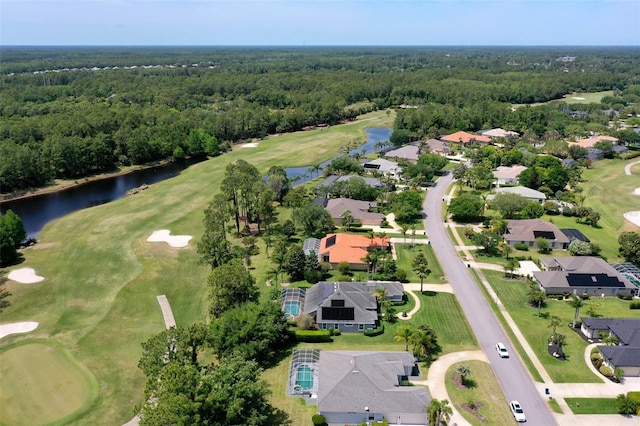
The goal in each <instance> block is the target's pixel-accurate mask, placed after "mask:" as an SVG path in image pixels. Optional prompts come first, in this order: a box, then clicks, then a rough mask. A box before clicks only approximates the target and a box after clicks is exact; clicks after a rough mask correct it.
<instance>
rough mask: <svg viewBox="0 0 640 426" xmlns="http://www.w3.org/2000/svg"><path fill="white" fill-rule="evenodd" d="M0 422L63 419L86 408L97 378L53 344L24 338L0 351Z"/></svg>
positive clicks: (16, 422) (47, 422)
mask: <svg viewBox="0 0 640 426" xmlns="http://www.w3.org/2000/svg"><path fill="white" fill-rule="evenodd" d="M0 376H1V377H2V381H0V423H1V424H6V425H30V426H31V425H42V424H50V423H67V422H69V421H71V420H73V418H74V417H77V416H78V415H79V414H82V412H83V411H86V410H87V409H88V408H89V407H90V406H91V404H92V403H93V401H94V399H95V397H96V395H97V391H98V389H97V382H96V380H95V378H94V377H93V376H91V375H90V374H89V373H88V372H87V371H85V370H84V369H83V368H81V367H80V366H79V365H78V364H77V363H76V361H75V360H74V359H73V357H72V356H71V355H70V354H69V353H67V351H65V350H64V349H63V348H61V347H60V346H59V345H56V344H53V345H52V344H49V343H48V342H45V341H38V340H35V341H27V342H25V343H24V344H18V345H15V346H13V347H10V348H9V349H6V350H4V351H3V352H2V353H0Z"/></svg>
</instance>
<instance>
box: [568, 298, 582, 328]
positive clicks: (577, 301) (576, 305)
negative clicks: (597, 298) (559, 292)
mask: <svg viewBox="0 0 640 426" xmlns="http://www.w3.org/2000/svg"><path fill="white" fill-rule="evenodd" d="M567 303H568V304H569V306H571V307H572V308H573V309H575V312H574V313H573V324H572V325H571V327H573V328H576V323H577V322H578V316H579V315H580V308H582V307H583V306H584V301H583V300H582V299H581V298H580V297H578V296H576V295H575V294H574V295H573V297H572V298H571V300H569V301H568V302H567Z"/></svg>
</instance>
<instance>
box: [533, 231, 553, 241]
mask: <svg viewBox="0 0 640 426" xmlns="http://www.w3.org/2000/svg"><path fill="white" fill-rule="evenodd" d="M533 236H534V237H535V238H546V239H547V240H555V239H556V234H554V233H553V231H533Z"/></svg>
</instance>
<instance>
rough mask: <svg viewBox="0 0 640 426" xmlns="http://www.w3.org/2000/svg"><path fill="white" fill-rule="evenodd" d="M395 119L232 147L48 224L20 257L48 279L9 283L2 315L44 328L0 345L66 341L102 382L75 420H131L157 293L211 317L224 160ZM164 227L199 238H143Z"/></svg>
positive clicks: (268, 153) (311, 152)
mask: <svg viewBox="0 0 640 426" xmlns="http://www.w3.org/2000/svg"><path fill="white" fill-rule="evenodd" d="M393 118H394V117H393V114H392V115H390V116H387V115H386V114H385V112H383V111H381V112H375V113H371V114H367V115H365V116H363V117H361V120H359V121H357V122H354V123H350V124H348V125H337V126H331V128H326V129H323V130H322V131H320V129H317V130H310V131H305V132H297V133H294V134H287V135H281V136H277V137H269V138H267V139H265V140H262V141H260V142H259V145H258V147H257V148H241V147H235V149H234V150H233V151H232V152H230V153H226V154H224V155H222V156H220V157H217V158H213V159H210V160H208V161H205V162H202V163H199V164H196V165H194V166H192V167H190V168H188V169H187V170H185V171H183V172H182V173H181V174H180V175H179V176H177V177H175V178H173V179H169V180H166V181H163V182H159V183H157V184H154V185H152V186H151V187H150V188H149V189H147V190H146V191H143V192H141V193H139V194H137V195H133V196H129V197H125V198H123V199H121V200H118V201H114V202H111V203H107V204H103V205H100V206H96V207H92V208H88V209H85V210H81V211H78V212H75V213H72V214H70V215H67V216H65V217H63V218H61V219H58V220H56V221H54V222H52V223H50V224H48V225H47V226H45V228H44V230H43V232H42V234H41V236H40V238H39V244H38V245H36V246H35V247H32V248H29V249H26V250H25V251H24V257H25V261H24V263H23V264H22V265H20V267H24V266H26V267H32V268H35V270H36V271H37V273H38V274H39V275H41V276H44V277H45V280H44V281H43V282H42V283H38V284H35V285H28V286H27V285H18V284H16V283H13V282H11V283H9V284H7V285H6V288H7V290H9V291H10V292H11V293H12V296H11V299H10V300H11V302H12V306H10V307H9V308H7V309H6V310H5V311H4V312H3V313H2V314H1V315H0V321H1V322H3V323H8V322H14V321H25V320H33V321H38V322H39V323H40V326H39V327H38V329H36V330H35V331H34V332H32V333H29V334H28V335H14V336H8V337H5V338H3V339H2V341H1V342H0V350H2V349H4V348H6V347H7V346H8V345H10V344H12V343H15V342H19V341H22V340H25V339H29V338H33V337H35V338H42V339H50V340H51V341H52V342H57V343H59V344H61V345H62V346H64V347H65V348H67V349H68V350H70V351H71V352H72V353H73V354H74V356H75V359H76V360H77V361H78V363H79V364H81V365H82V366H83V367H85V368H86V369H88V370H89V371H90V372H91V373H92V374H93V375H94V376H95V377H96V379H97V380H98V389H99V395H98V397H97V399H96V400H95V403H94V404H93V405H92V407H91V410H89V411H86V412H85V413H84V414H83V416H82V417H80V418H78V419H77V422H78V423H82V424H95V425H99V424H122V423H125V422H126V421H128V420H129V419H131V417H133V407H134V405H136V404H139V403H141V402H142V399H143V388H144V382H145V378H144V376H143V374H142V372H141V371H140V370H139V369H138V368H137V363H138V360H139V358H140V355H141V352H142V349H141V347H140V343H141V342H143V341H145V340H147V339H148V338H150V337H151V336H153V335H155V334H157V333H158V332H160V331H162V330H163V329H164V322H163V319H162V314H161V311H160V307H159V305H158V302H157V300H156V296H157V295H160V294H165V295H166V296H167V298H168V300H169V302H170V304H171V307H172V309H173V313H174V316H175V319H176V322H177V324H178V325H188V324H190V323H192V322H195V321H203V320H204V319H205V318H206V309H207V300H206V297H205V295H206V279H207V276H208V274H209V268H208V267H206V266H204V265H201V264H199V263H198V255H197V253H196V245H197V242H198V240H199V239H200V236H201V234H202V232H203V225H202V219H203V211H204V209H205V208H206V206H207V205H208V203H209V201H210V200H211V198H212V197H213V195H214V194H215V193H216V192H217V191H218V190H219V186H220V182H221V180H222V176H223V173H224V167H225V165H226V164H228V163H229V162H233V161H236V160H238V159H244V160H246V161H248V162H250V163H252V164H254V165H255V166H256V167H257V168H258V169H259V170H260V171H262V172H265V171H266V170H267V169H268V168H269V167H270V166H272V165H280V166H306V165H311V164H314V163H317V162H320V161H323V160H327V159H329V158H331V157H332V156H334V155H335V153H336V152H337V151H338V149H339V148H340V147H341V146H343V145H345V144H347V143H349V142H351V141H353V140H356V139H362V140H363V139H364V131H363V130H364V128H366V127H376V126H388V127H391V125H392V123H393ZM159 229H169V230H171V231H172V233H173V234H186V235H193V236H194V239H193V240H191V242H190V243H189V246H188V247H187V248H184V249H175V248H171V247H169V246H168V245H166V244H164V243H148V242H147V241H146V238H147V237H148V236H149V235H150V234H151V233H152V232H153V231H154V230H159ZM261 244H262V243H261ZM262 249H264V246H261V250H262ZM267 263H268V260H267V259H266V256H265V258H264V260H260V259H256V260H255V262H254V267H255V268H256V269H255V270H254V272H255V273H256V276H257V279H258V283H259V285H260V286H261V287H262V288H265V289H266V287H265V286H264V280H265V273H264V269H265V266H266V264H267ZM43 377H44V375H43ZM4 381H5V376H2V377H0V382H4ZM50 408H51V407H50ZM54 408H55V407H54ZM54 408H51V409H54Z"/></svg>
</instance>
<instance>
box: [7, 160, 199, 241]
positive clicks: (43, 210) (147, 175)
mask: <svg viewBox="0 0 640 426" xmlns="http://www.w3.org/2000/svg"><path fill="white" fill-rule="evenodd" d="M200 161H202V158H198V159H192V160H188V161H176V162H174V163H170V164H167V165H164V166H158V167H153V168H148V169H143V170H136V171H134V172H131V173H129V174H126V175H122V176H115V177H112V178H107V179H102V180H96V181H91V182H87V183H85V184H82V185H80V186H75V187H72V188H68V189H64V190H62V191H58V192H53V193H50V194H42V195H37V196H34V197H28V198H22V199H19V200H11V201H3V202H1V203H0V211H2V213H4V212H5V211H7V210H9V209H10V210H13V211H14V212H15V213H16V214H17V215H18V216H20V218H21V219H22V223H23V224H24V227H25V229H26V231H27V236H28V238H35V237H37V236H38V235H39V234H40V231H42V227H43V226H44V225H45V224H46V223H47V222H49V221H51V220H54V219H57V218H59V217H62V216H64V215H66V214H69V213H71V212H74V211H76V210H80V209H84V208H87V207H92V206H97V205H100V204H105V203H108V202H109V201H113V200H117V199H119V198H122V197H124V196H125V195H126V194H127V191H129V190H130V189H133V188H137V187H139V186H141V185H144V184H149V185H150V184H152V183H156V182H160V181H162V180H165V179H169V178H172V177H174V176H177V175H178V174H179V173H180V172H181V171H182V170H184V169H185V168H187V167H188V166H190V165H191V164H195V163H197V162H200Z"/></svg>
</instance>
